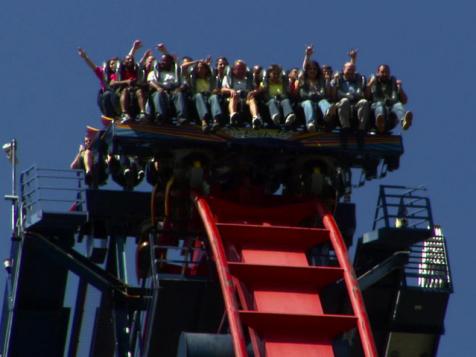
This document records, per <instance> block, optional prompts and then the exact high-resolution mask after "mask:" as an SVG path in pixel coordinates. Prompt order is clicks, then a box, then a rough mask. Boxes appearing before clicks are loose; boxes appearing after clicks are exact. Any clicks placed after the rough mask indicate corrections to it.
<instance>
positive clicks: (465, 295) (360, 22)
mask: <svg viewBox="0 0 476 357" xmlns="http://www.w3.org/2000/svg"><path fill="white" fill-rule="evenodd" d="M475 10H476V5H475V4H474V2H473V1H471V0H456V1H451V2H450V1H441V0H437V1H432V2H429V1H415V0H413V1H410V0H400V1H398V2H390V1H378V0H362V1H347V0H343V1H325V2H324V1H320V0H295V1H292V2H285V1H282V2H280V1H265V0H263V1H250V0H242V1H230V2H222V1H216V0H212V1H182V2H177V1H171V0H161V1H143V0H137V1H124V0H116V1H92V0H81V1H79V0H72V1H60V0H49V1H33V0H29V1H5V2H3V3H2V11H1V13H0V29H1V31H0V39H1V45H0V56H1V61H0V62H1V64H2V65H1V66H0V78H1V79H2V90H1V91H0V93H1V95H0V96H1V99H0V103H1V121H2V130H1V131H0V140H1V143H4V142H7V141H9V140H10V139H11V138H13V137H15V138H17V140H18V143H19V157H20V165H21V169H26V168H28V167H29V166H30V165H32V164H35V163H36V164H38V165H40V166H43V167H54V168H66V167H68V165H69V163H70V161H71V160H72V158H73V157H74V155H75V153H76V151H77V147H78V145H79V144H80V143H81V140H82V137H83V135H84V128H85V126H86V125H93V126H100V125H101V124H100V121H99V117H100V114H99V111H98V109H97V107H96V102H95V101H96V93H97V88H98V83H97V80H96V78H95V77H94V76H93V74H92V73H91V72H90V70H89V69H88V68H87V67H86V66H85V64H84V63H83V62H82V60H81V59H80V58H79V57H78V55H77V52H76V48H77V47H78V46H82V47H84V48H85V49H86V50H87V52H88V54H89V55H90V57H91V58H92V59H93V60H94V61H95V62H97V63H100V62H102V61H103V60H105V59H106V58H109V57H112V56H115V55H124V54H125V53H127V51H128V50H129V48H130V46H131V43H132V41H133V40H134V39H136V38H139V39H142V41H143V43H144V45H145V46H146V48H149V47H152V46H153V45H154V44H156V43H158V42H164V43H166V44H167V46H168V47H169V49H170V51H171V52H174V53H176V54H178V55H180V56H182V55H189V56H192V57H194V58H199V57H205V56H207V55H211V56H213V57H216V56H219V55H225V56H227V57H228V58H229V59H230V60H233V59H237V58H242V59H244V60H245V61H247V62H248V63H249V64H250V65H252V64H261V65H263V66H267V65H269V64H271V63H281V64H282V65H283V66H284V67H286V68H289V67H292V66H299V65H300V64H301V63H302V57H303V52H304V47H305V45H306V44H311V43H312V44H314V47H315V50H316V54H315V58H316V59H317V60H318V61H319V62H320V63H321V64H323V63H329V64H331V65H333V66H334V67H335V68H340V67H341V65H342V64H343V63H344V61H346V59H347V56H346V53H347V51H348V50H349V49H350V48H358V49H359V58H358V70H359V71H360V72H361V73H363V74H370V73H372V72H373V71H374V70H375V68H376V66H377V65H378V64H380V63H388V64H389V65H390V66H391V69H392V73H393V74H394V75H395V76H397V77H398V78H400V79H401V80H402V81H403V86H404V88H405V90H406V92H407V94H408V96H409V104H408V108H409V109H411V110H412V111H413V112H414V115H415V116H414V126H413V127H412V128H411V130H409V131H408V132H406V133H404V146H405V154H404V156H403V157H402V161H401V167H400V169H399V170H398V172H394V173H391V174H390V175H388V176H387V178H385V179H384V180H381V181H380V182H378V181H372V182H370V183H367V185H366V186H365V187H364V188H363V189H360V190H358V191H356V192H355V195H354V197H353V200H354V202H356V203H357V209H358V233H359V234H362V233H363V232H365V231H367V230H369V229H370V228H371V224H372V218H373V212H374V207H375V204H376V199H377V190H378V185H379V184H380V183H382V184H399V185H409V186H416V185H425V186H426V187H427V188H428V189H429V194H430V197H431V199H432V208H433V213H434V218H435V222H436V223H439V224H441V225H442V227H443V230H444V232H445V234H446V236H447V240H448V246H449V253H450V260H451V263H452V266H451V268H452V272H453V278H454V287H455V294H454V295H452V297H451V299H450V304H449V308H448V311H447V318H446V329H447V331H446V334H445V336H443V338H442V340H441V343H440V353H439V356H463V357H464V356H471V355H474V336H473V335H474V333H473V332H472V330H473V326H474V321H475V320H476V312H475V311H476V310H475V309H474V301H476V284H475V283H476V281H475V279H474V275H473V274H474V271H475V268H474V265H473V263H474V261H475V256H474V255H475V253H476V241H475V239H474V237H473V236H472V233H471V232H472V230H471V228H470V227H471V224H472V223H471V221H472V220H473V219H476V209H475V208H474V204H475V201H476V194H475V193H476V192H475V190H476V189H475V185H474V183H473V181H474V177H475V174H476V168H475V164H476V161H475V159H474V157H473V156H472V155H473V154H472V153H474V151H475V150H474V142H475V139H474V133H475V131H476V118H475V112H474V97H475V91H474V88H473V87H474V86H473V81H474V80H475V75H474V74H475V71H474V68H473V67H474V60H475V58H476V41H475V38H476V27H475V26H474V13H475ZM141 53H142V52H140V54H141ZM0 172H2V174H1V175H0V187H1V189H2V190H3V192H4V193H5V194H6V193H9V192H10V166H9V163H8V162H7V160H0ZM9 214H10V211H9V205H8V203H7V202H2V203H1V204H0V217H2V220H1V223H0V233H1V237H2V239H1V242H0V252H1V254H0V255H1V258H3V257H7V256H8V247H9V236H10V235H9V230H10V218H9ZM4 278H5V276H4V274H3V273H1V274H0V282H1V283H2V286H3V281H4Z"/></svg>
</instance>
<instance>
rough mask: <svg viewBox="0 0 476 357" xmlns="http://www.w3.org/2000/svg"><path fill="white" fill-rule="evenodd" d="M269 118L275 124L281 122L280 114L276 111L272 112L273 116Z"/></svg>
mask: <svg viewBox="0 0 476 357" xmlns="http://www.w3.org/2000/svg"><path fill="white" fill-rule="evenodd" d="M271 120H272V121H273V123H274V124H275V125H279V124H281V115H279V114H277V113H276V114H273V116H272V117H271Z"/></svg>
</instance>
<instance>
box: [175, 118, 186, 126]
mask: <svg viewBox="0 0 476 357" xmlns="http://www.w3.org/2000/svg"><path fill="white" fill-rule="evenodd" d="M186 121H187V118H184V117H178V118H177V125H178V126H180V125H182V124H184V123H185V122H186Z"/></svg>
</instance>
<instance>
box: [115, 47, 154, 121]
mask: <svg viewBox="0 0 476 357" xmlns="http://www.w3.org/2000/svg"><path fill="white" fill-rule="evenodd" d="M134 45H135V46H134V48H133V51H131V52H130V53H129V54H128V55H127V56H126V57H125V58H124V60H123V61H122V63H121V66H120V68H119V71H118V72H117V73H115V74H114V75H113V76H112V79H111V83H110V85H111V87H113V88H115V89H116V93H118V95H119V98H120V107H121V123H127V122H129V121H131V120H132V111H133V110H132V109H133V103H131V100H132V99H134V97H135V99H136V100H137V105H138V106H139V114H138V115H137V119H138V120H139V121H144V120H145V119H146V114H145V94H144V89H143V87H144V83H143V78H141V75H140V74H141V71H140V68H139V66H138V65H137V64H136V63H135V61H134V53H135V52H136V51H137V50H138V49H139V48H140V47H141V46H142V43H141V42H140V41H138V40H137V41H136V42H134ZM134 104H135V103H134Z"/></svg>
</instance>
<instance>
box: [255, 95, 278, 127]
mask: <svg viewBox="0 0 476 357" xmlns="http://www.w3.org/2000/svg"><path fill="white" fill-rule="evenodd" d="M266 105H267V106H268V111H269V116H270V118H271V120H272V121H273V123H274V124H275V125H280V124H281V120H282V117H281V113H280V112H279V107H278V103H277V102H276V99H275V98H271V99H270V100H268V102H267V103H266ZM250 109H251V107H250Z"/></svg>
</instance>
